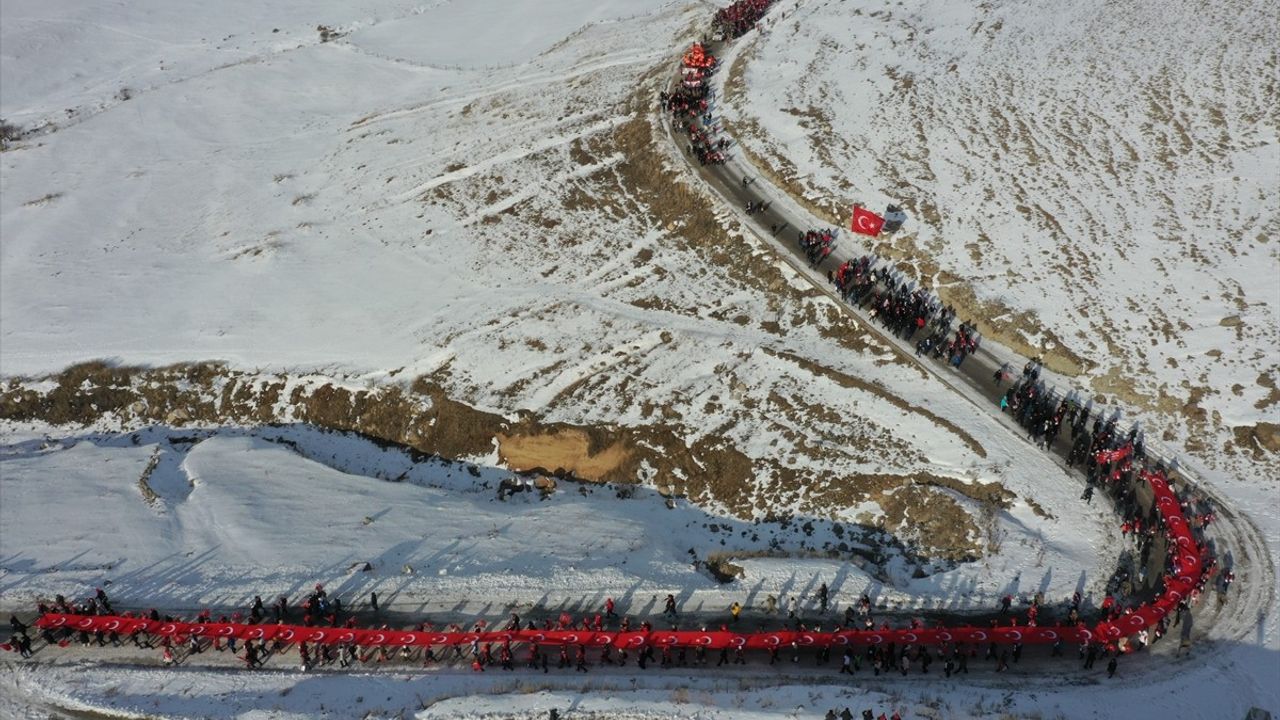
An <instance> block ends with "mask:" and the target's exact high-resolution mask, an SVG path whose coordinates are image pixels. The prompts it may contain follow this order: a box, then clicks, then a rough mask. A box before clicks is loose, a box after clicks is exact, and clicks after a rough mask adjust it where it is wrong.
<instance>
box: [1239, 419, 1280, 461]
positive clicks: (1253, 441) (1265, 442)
mask: <svg viewBox="0 0 1280 720" xmlns="http://www.w3.org/2000/svg"><path fill="white" fill-rule="evenodd" d="M1231 432H1232V433H1233V434H1234V435H1235V443H1236V447H1238V448H1239V449H1241V450H1243V451H1245V452H1249V453H1252V454H1253V456H1254V457H1255V458H1257V459H1259V460H1261V459H1262V458H1263V457H1264V454H1265V453H1271V454H1280V425H1277V424H1276V423H1268V422H1260V423H1257V424H1256V425H1237V426H1236V427H1234V428H1231Z"/></svg>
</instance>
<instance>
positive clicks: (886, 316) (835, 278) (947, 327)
mask: <svg viewBox="0 0 1280 720" xmlns="http://www.w3.org/2000/svg"><path fill="white" fill-rule="evenodd" d="M827 232H828V233H831V235H830V237H829V239H827V238H824V239H823V242H822V243H821V244H820V245H819V246H818V247H819V248H820V249H819V251H818V252H816V253H815V252H814V251H812V250H811V249H810V247H811V246H809V245H808V244H806V241H805V239H804V238H807V237H808V235H805V236H803V237H802V242H801V247H802V248H803V249H804V250H805V255H806V257H808V258H809V262H810V264H811V265H814V266H817V265H819V264H821V262H822V261H823V260H824V259H826V257H827V256H828V255H829V254H830V253H831V250H830V248H831V244H832V242H833V241H834V239H835V235H834V231H827ZM827 280H828V282H830V283H831V284H832V285H834V286H835V288H836V291H837V292H838V293H839V295H840V297H841V299H843V300H844V301H845V302H847V303H850V304H852V305H856V306H858V307H859V308H864V309H866V311H867V314H868V315H869V316H870V317H871V318H872V319H873V320H875V321H876V322H879V323H880V324H881V325H882V326H883V327H884V328H885V329H886V330H888V331H889V332H890V334H892V335H893V336H894V337H898V338H901V339H903V340H906V341H908V342H910V341H911V340H913V339H914V338H915V337H916V335H917V334H919V335H922V337H921V338H920V340H918V341H917V342H916V346H915V349H916V357H934V358H939V359H945V360H946V361H947V362H948V363H950V364H951V365H952V366H954V367H957V368H958V367H960V365H961V363H963V362H964V360H965V358H967V357H968V356H970V355H972V354H973V353H975V352H977V351H978V348H979V347H980V346H981V344H982V336H981V335H980V334H979V333H978V329H977V326H976V325H975V324H973V323H971V322H969V321H964V322H961V323H960V324H959V326H957V327H955V329H954V331H953V329H952V326H953V325H954V323H955V319H956V311H955V308H953V307H952V306H950V305H943V304H942V302H941V301H940V300H939V299H938V298H937V296H935V295H934V294H933V293H931V292H929V291H928V290H925V289H924V288H923V287H919V286H916V285H915V284H914V283H912V282H910V281H909V280H906V279H904V278H902V277H901V274H900V273H899V272H898V271H897V270H896V269H895V268H894V267H892V265H889V264H886V263H882V262H880V261H879V260H877V259H876V258H874V257H872V256H870V255H863V256H861V257H859V258H856V259H850V260H846V261H845V262H843V263H841V264H840V265H839V267H837V268H835V269H834V270H829V271H827Z"/></svg>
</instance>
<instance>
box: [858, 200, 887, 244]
mask: <svg viewBox="0 0 1280 720" xmlns="http://www.w3.org/2000/svg"><path fill="white" fill-rule="evenodd" d="M882 227H884V218H882V217H880V216H879V215H877V214H875V213H873V212H871V211H870V210H868V209H866V208H864V207H859V206H857V205H854V206H853V222H852V223H850V226H849V229H850V230H853V231H854V232H856V233H862V234H863V235H871V236H872V237H874V236H876V235H879V234H880V228H882Z"/></svg>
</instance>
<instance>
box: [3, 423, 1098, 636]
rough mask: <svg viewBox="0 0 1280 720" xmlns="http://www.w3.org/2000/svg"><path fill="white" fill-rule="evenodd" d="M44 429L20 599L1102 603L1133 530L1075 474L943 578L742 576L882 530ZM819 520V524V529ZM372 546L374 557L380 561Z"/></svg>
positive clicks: (259, 441) (271, 445)
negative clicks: (1025, 598)
mask: <svg viewBox="0 0 1280 720" xmlns="http://www.w3.org/2000/svg"><path fill="white" fill-rule="evenodd" d="M44 444H45V443H44V442H43V441H41V440H32V441H29V442H26V443H21V444H18V445H11V446H9V447H7V448H5V449H4V451H3V454H0V471H2V472H3V474H4V483H3V484H0V526H2V527H4V532H5V536H6V539H9V538H12V539H13V543H12V545H11V546H10V547H7V548H6V551H5V553H4V556H5V559H4V561H3V566H4V567H3V568H0V596H3V597H4V598H5V599H6V601H7V602H10V603H18V602H23V601H26V602H34V600H35V599H37V598H39V597H50V596H52V595H53V594H56V593H60V592H62V593H66V594H68V595H71V594H73V593H75V594H81V593H86V592H88V593H92V590H93V587H95V586H98V585H101V583H102V581H103V580H104V579H105V580H110V581H111V582H112V585H113V586H115V589H114V590H113V592H112V595H113V596H114V597H115V598H116V602H118V603H123V604H126V605H132V606H143V605H146V606H158V607H169V608H202V607H206V606H217V607H227V606H236V607H242V606H245V605H246V604H247V603H249V601H250V600H252V598H253V596H254V595H262V596H263V597H264V598H266V597H275V596H277V595H280V594H287V595H289V596H290V597H294V596H296V595H298V594H299V593H301V592H303V591H305V590H306V589H307V588H309V587H311V585H312V584H313V583H315V582H323V583H325V586H326V588H327V589H328V591H329V593H330V594H331V595H333V596H335V597H341V598H345V599H346V600H347V601H348V602H363V600H364V599H365V598H367V597H368V594H369V593H370V592H371V591H376V592H377V593H378V595H379V596H380V597H381V598H382V599H383V604H384V605H389V606H395V607H397V608H398V609H400V610H408V611H412V610H416V609H419V608H421V609H423V610H424V611H432V610H439V609H442V608H450V609H452V610H453V611H455V612H474V613H475V614H477V615H485V614H489V613H492V612H493V611H494V610H495V609H499V610H500V609H501V608H503V607H506V606H507V605H528V604H531V603H535V602H538V603H541V604H544V605H557V604H566V605H572V606H574V607H577V606H583V607H590V608H594V607H596V606H599V605H600V604H602V603H603V602H604V598H605V597H614V598H615V599H617V600H618V601H619V602H620V603H621V604H622V606H623V607H625V608H628V611H629V612H636V613H640V614H649V613H652V612H657V611H658V610H660V609H661V608H660V607H655V603H657V602H658V600H659V599H660V598H661V597H662V596H663V595H665V594H666V593H667V592H675V593H676V594H678V595H679V597H680V598H681V601H682V603H683V606H684V607H685V608H686V609H688V610H697V609H708V610H713V611H719V610H722V609H723V608H726V607H728V606H729V604H730V603H732V602H733V601H734V600H739V601H742V602H746V603H747V604H748V605H750V606H753V607H754V606H762V605H763V604H764V600H765V597H766V596H767V595H774V596H777V597H779V598H782V599H783V600H784V601H785V598H787V597H789V596H792V595H795V596H800V597H803V598H804V603H805V604H806V606H807V605H811V604H813V603H814V602H815V600H814V594H815V592H816V590H817V585H818V584H819V583H821V582H826V583H827V584H828V585H830V587H831V589H832V591H833V592H835V593H836V594H837V596H839V597H842V598H844V599H845V602H849V601H852V599H855V598H856V597H857V596H859V595H861V594H862V593H864V592H869V593H870V594H872V595H874V596H875V597H876V599H877V601H878V602H883V603H885V604H886V605H888V606H898V607H905V608H912V607H921V608H927V609H941V608H945V609H952V610H968V609H973V608H976V607H982V608H990V607H994V606H995V605H996V604H997V602H998V600H999V598H1000V597H1001V596H1003V595H1004V594H1005V593H1007V592H1019V591H1020V592H1023V593H1034V592H1037V591H1043V592H1044V593H1045V594H1046V596H1047V597H1051V598H1064V597H1068V596H1070V595H1071V593H1073V592H1075V591H1077V590H1080V591H1081V592H1082V593H1087V594H1088V595H1089V596H1090V598H1092V601H1093V602H1100V601H1101V597H1102V595H1103V592H1104V591H1103V588H1102V585H1103V583H1105V582H1106V580H1107V578H1108V577H1109V575H1110V572H1111V570H1112V569H1114V567H1115V562H1116V555H1117V554H1118V553H1119V550H1120V548H1121V547H1122V544H1121V540H1120V538H1119V534H1118V531H1117V529H1116V527H1115V525H1116V523H1115V522H1114V519H1113V516H1112V514H1111V513H1110V511H1109V509H1108V508H1107V507H1106V506H1105V503H1101V502H1099V503H1097V504H1095V505H1093V506H1092V507H1089V508H1087V509H1086V511H1084V512H1082V511H1081V509H1080V508H1078V507H1077V505H1079V503H1078V502H1077V501H1076V498H1075V493H1074V491H1073V490H1072V488H1074V485H1072V486H1071V487H1070V488H1068V492H1066V493H1056V494H1047V493H1046V496H1047V498H1050V499H1046V500H1045V502H1046V503H1047V509H1048V510H1049V511H1050V512H1057V513H1059V514H1060V516H1062V517H1066V516H1068V515H1071V516H1073V517H1072V518H1071V520H1070V521H1065V520H1062V521H1055V522H1044V521H1038V519H1037V518H1036V516H1035V515H1033V514H1032V512H1031V511H1030V510H1028V509H1026V507H1025V506H1023V507H1022V508H1021V509H1014V510H1012V511H1011V512H1010V513H1009V514H1008V515H1007V517H1006V518H1004V519H1003V521H1002V528H1003V531H1004V532H1005V536H1004V537H1003V538H1002V541H1001V543H1000V547H999V549H998V550H997V551H994V552H992V553H990V554H988V555H987V556H986V557H984V558H983V559H982V560H981V561H980V562H977V563H971V564H962V565H960V566H958V567H956V568H954V569H952V570H948V571H944V572H939V573H936V574H933V575H931V576H929V577H927V578H922V579H921V578H917V579H913V578H912V577H911V573H910V571H909V570H908V569H907V567H908V566H906V565H905V564H903V561H902V559H901V558H894V557H893V556H892V554H891V555H890V558H889V560H888V561H887V562H886V563H885V565H884V567H879V566H876V565H874V564H870V563H868V564H867V566H866V567H867V569H866V570H865V571H864V570H862V569H860V568H859V567H857V566H855V565H853V564H850V563H847V562H844V561H837V560H817V559H815V560H804V559H792V560H785V561H783V560H770V559H755V560H745V561H743V565H744V567H745V570H746V579H745V581H744V582H742V583H735V584H734V585H732V586H727V587H722V586H720V585H719V583H717V582H716V581H715V580H714V579H712V578H711V577H710V576H709V575H708V574H707V573H706V571H705V570H703V571H699V570H697V569H696V568H695V567H694V566H693V562H692V561H693V560H694V559H697V558H706V557H707V556H708V555H709V554H711V553H714V552H724V551H731V552H736V553H747V554H753V553H760V552H763V551H766V550H769V549H770V548H771V547H773V548H775V549H777V550H779V551H783V552H785V551H790V552H792V553H799V554H803V550H802V547H801V545H802V543H803V544H804V546H805V547H810V548H816V547H826V546H832V547H834V546H835V545H836V544H838V543H839V542H841V541H845V542H850V543H852V546H853V547H855V548H859V549H862V550H864V551H867V550H870V548H871V546H870V545H869V544H864V543H860V542H858V541H856V540H854V539H853V538H854V527H855V526H854V525H853V524H852V523H850V524H849V525H848V527H849V528H850V529H849V530H848V532H847V534H846V533H845V532H844V531H841V533H840V535H839V536H837V535H835V534H834V531H833V524H832V523H831V522H828V521H826V520H825V519H822V518H806V517H804V516H800V517H798V518H797V519H796V521H795V523H794V524H793V525H792V526H790V527H789V528H786V529H782V528H779V527H778V526H777V524H776V523H765V524H763V525H757V524H752V523H744V522H741V521H738V520H735V519H734V518H731V517H724V516H720V515H715V514H708V513H707V512H705V511H702V510H699V509H697V508H695V507H689V506H687V505H685V504H683V503H681V504H680V505H679V506H678V507H676V508H675V509H671V510H669V509H667V508H666V507H665V506H664V505H663V503H662V502H661V500H660V499H659V498H657V497H656V496H655V494H654V493H653V492H652V491H650V490H640V491H638V492H637V494H636V495H635V496H634V497H632V498H631V499H626V500H620V499H618V498H617V497H616V496H615V492H614V489H613V488H610V487H600V488H595V489H587V488H584V489H583V491H582V492H578V491H577V487H578V486H575V485H572V484H570V485H567V486H566V485H564V484H563V483H562V484H561V486H560V487H559V488H558V492H556V493H554V494H552V495H550V497H548V498H545V499H543V498H540V497H539V495H538V494H537V493H532V492H525V493H519V494H515V495H513V496H511V497H510V498H508V499H506V500H498V499H497V488H498V485H499V483H500V481H501V480H503V479H504V478H507V477H509V476H510V473H509V472H507V471H503V470H500V469H497V468H494V467H485V466H479V467H477V466H474V465H466V464H457V463H449V462H444V461H438V462H427V463H414V462H413V461H412V460H411V459H410V458H409V457H408V456H407V455H405V454H404V453H403V452H401V451H399V450H384V449H380V448H379V447H378V446H376V445H374V444H372V443H371V442H369V441H367V440H362V439H359V438H355V437H351V436H342V435H334V434H331V433H323V432H320V431H317V430H314V429H308V428H306V427H285V428H279V429H272V428H262V429H260V430H257V431H255V432H252V433H249V432H244V431H224V432H221V433H217V434H213V436H212V437H209V438H208V439H201V438H199V437H192V435H191V433H190V431H186V432H182V431H172V432H162V431H144V432H142V433H139V434H132V435H131V434H118V435H115V434H103V435H92V434H90V435H85V436H81V437H79V438H73V439H68V440H64V441H62V442H60V443H55V444H53V445H52V446H50V447H47V448H44V449H41V446H42V445H44ZM152 458H155V462H154V466H153V468H152V469H151V471H150V472H149V473H147V474H146V477H145V481H140V478H141V477H143V474H144V471H145V470H146V468H147V466H148V464H149V463H151V462H152ZM144 484H145V486H146V487H147V488H148V489H147V490H146V491H144V490H143V489H142V486H143V485H144ZM50 498H57V501H56V502H54V503H50ZM806 522H814V523H815V526H814V527H813V528H811V530H810V532H805V531H804V530H802V529H801V528H802V526H803V525H804V524H805V523H806ZM842 527H843V526H842ZM106 538H109V539H110V540H109V541H104V539H106ZM6 545H9V543H6ZM689 550H693V551H695V553H696V555H694V556H691V555H690V554H689ZM366 562H368V563H370V564H371V565H372V566H373V567H372V570H371V571H367V572H366V571H361V570H360V568H361V566H363V565H364V563H366ZM406 568H407V569H408V572H406Z"/></svg>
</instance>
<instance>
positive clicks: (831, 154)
mask: <svg viewBox="0 0 1280 720" xmlns="http://www.w3.org/2000/svg"><path fill="white" fill-rule="evenodd" d="M785 5H786V8H787V9H790V10H791V11H790V12H788V13H787V14H786V15H785V18H781V17H780V16H779V14H777V13H775V14H774V15H773V17H772V18H771V20H770V22H769V29H768V30H767V32H765V33H764V34H763V35H762V36H761V37H759V39H754V37H753V38H751V39H748V41H747V42H748V43H749V44H748V45H747V46H746V48H745V49H744V50H743V52H742V54H741V56H740V57H741V60H742V62H741V63H740V64H739V65H737V66H735V68H734V76H735V77H736V78H738V82H734V81H733V80H731V81H730V88H731V90H730V95H729V100H728V102H726V103H725V108H724V109H725V117H726V118H727V119H728V120H730V121H731V122H732V124H733V127H734V128H735V129H736V130H738V131H739V139H740V140H742V141H743V142H744V143H745V145H746V146H747V148H749V150H750V151H751V153H752V154H753V156H755V157H757V158H760V159H762V162H764V163H765V164H768V165H773V166H774V168H773V169H774V170H775V171H777V172H778V173H779V174H780V175H783V176H785V178H786V180H787V181H788V182H789V184H790V185H791V189H792V191H793V192H797V193H802V194H803V195H804V196H805V197H807V198H808V199H809V200H810V201H811V202H812V203H813V204H814V205H815V206H816V207H818V208H819V209H820V210H822V211H824V212H825V213H827V214H830V215H831V216H832V217H833V218H836V219H839V220H842V221H844V222H846V223H847V219H848V213H849V205H851V204H852V203H854V202H861V203H863V204H865V205H867V206H870V207H872V208H875V209H877V210H880V209H882V208H884V207H885V206H886V205H887V204H889V203H899V204H902V205H903V206H904V207H905V208H906V209H907V210H908V212H909V214H910V221H909V223H908V225H907V226H906V227H905V229H904V230H903V231H902V232H900V233H898V234H897V235H895V236H893V237H892V239H885V240H884V241H883V242H882V244H881V251H882V253H883V254H885V255H888V256H900V255H901V254H903V253H905V254H906V255H907V256H909V257H910V258H912V261H911V262H912V263H913V264H914V265H915V266H916V272H917V274H918V275H919V276H921V277H923V278H924V279H925V280H926V281H927V282H928V283H929V284H930V285H931V286H933V287H941V288H943V289H944V292H945V291H948V290H949V292H950V294H949V295H948V297H949V298H951V299H953V300H954V301H955V302H956V303H957V306H958V307H960V308H961V313H962V314H961V317H962V318H964V317H973V318H974V319H976V320H979V322H981V323H983V325H984V327H989V326H990V325H991V324H992V323H993V322H996V323H1004V324H1007V325H1009V327H1008V328H1006V330H1005V333H1004V334H1005V335H1006V342H1017V343H1020V344H1025V345H1026V346H1027V348H1028V350H1027V352H1028V354H1031V353H1034V352H1042V353H1044V354H1046V356H1048V357H1050V359H1051V361H1052V362H1053V364H1055V365H1057V366H1058V367H1059V368H1061V369H1064V370H1071V371H1074V372H1080V373H1082V375H1081V377H1079V378H1077V380H1076V382H1077V383H1082V384H1085V385H1088V386H1090V387H1092V389H1093V390H1094V391H1095V392H1096V393H1097V394H1098V395H1100V396H1103V397H1107V398H1110V399H1113V400H1115V401H1118V402H1120V403H1123V404H1125V405H1127V406H1129V407H1131V408H1133V409H1134V410H1136V411H1138V412H1140V413H1141V415H1140V417H1141V419H1142V421H1143V422H1144V423H1145V424H1146V425H1147V426H1148V427H1149V428H1151V429H1152V430H1153V431H1152V432H1150V434H1151V435H1152V436H1153V437H1155V436H1163V439H1164V440H1165V441H1167V442H1168V443H1169V444H1171V445H1172V446H1174V447H1178V448H1182V447H1186V448H1187V449H1188V450H1190V451H1191V452H1193V453H1194V454H1195V457H1196V459H1197V461H1198V462H1200V463H1204V464H1207V465H1209V466H1211V467H1214V468H1217V469H1219V470H1222V471H1224V472H1228V473H1233V474H1243V475H1250V476H1253V477H1258V479H1261V477H1260V476H1259V472H1260V471H1261V473H1260V474H1261V476H1270V477H1275V476H1276V475H1277V473H1278V472H1280V427H1277V421H1278V420H1280V391H1278V390H1276V387H1277V383H1278V382H1280V362H1278V361H1277V350H1276V348H1277V346H1278V345H1280V286H1278V284H1277V283H1278V281H1277V279H1276V278H1277V277H1280V252H1278V251H1277V247H1276V238H1277V236H1278V235H1280V192H1278V191H1277V187H1280V111H1277V108H1280V86H1278V85H1277V81H1276V77H1277V70H1278V66H1277V60H1276V54H1275V43H1274V32H1272V28H1274V27H1276V26H1277V24H1280V4H1278V3H1276V2H1275V1H1274V0H1262V1H1258V2H1253V1H1250V2H1228V3H1215V4H1213V5H1211V6H1201V5H1191V4H1177V5H1174V6H1170V5H1169V4H1168V3H1161V2H1149V1H1147V0H1126V1H1125V2H1119V3H1103V2H1095V1H1091V0H1072V1H1071V2H1064V3H1056V4H1054V5H1053V6H1052V7H1046V6H1043V5H1041V4H1035V3H1010V2H1004V3H994V4H993V3H979V2H949V1H944V0H905V1H904V2H897V3H884V2H863V1H862V0H853V1H851V2H806V3H799V4H796V3H786V4H785ZM969 290H971V291H972V293H973V294H974V295H976V301H965V302H961V301H962V300H966V298H967V297H968V295H967V294H966V292H967V291H969ZM978 303H995V305H992V306H991V308H990V310H991V312H989V313H984V312H983V311H981V310H978V309H977V307H978ZM1023 311H1030V312H1032V313H1034V317H1033V318H1031V319H1030V322H1027V321H1025V319H1024V318H1021V317H1020V313H1022V312H1023ZM1042 329H1043V332H1041V330H1042ZM1064 349H1065V350H1066V351H1068V352H1066V353H1065V354H1064V353H1063V350H1064ZM1055 356H1057V357H1055ZM1263 447H1266V448H1267V449H1266V450H1264V449H1263Z"/></svg>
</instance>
